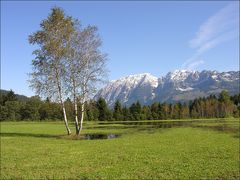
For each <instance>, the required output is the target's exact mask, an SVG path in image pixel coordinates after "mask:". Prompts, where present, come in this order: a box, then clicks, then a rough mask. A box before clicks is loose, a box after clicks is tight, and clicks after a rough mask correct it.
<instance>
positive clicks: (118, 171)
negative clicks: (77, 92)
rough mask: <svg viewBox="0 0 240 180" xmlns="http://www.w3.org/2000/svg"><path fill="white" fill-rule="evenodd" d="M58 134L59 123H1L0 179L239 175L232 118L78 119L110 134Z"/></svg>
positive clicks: (236, 127) (235, 123)
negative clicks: (108, 136) (100, 136)
mask: <svg viewBox="0 0 240 180" xmlns="http://www.w3.org/2000/svg"><path fill="white" fill-rule="evenodd" d="M72 130H74V127H73V126H72ZM64 133H65V129H64V125H63V123H60V122H45V123H43V122H2V123H1V177H0V179H39V178H41V179H63V178H64V179H71V178H72V179H76V178H79V179H91V178H94V179H99V178H107V179H113V178H116V179H139V178H145V179H154V178H155V179H157V178H162V179H173V178H174V179H176V178H180V179H186V178H187V179H192V178H194V179H199V178H204V179H206V178H207V179H209V178H214V179H239V177H240V176H239V120H236V119H224V120H194V121H190V120H186V121H150V122H149V121H143V122H141V123H137V122H125V123H123V122H122V123H119V122H111V123H107V122H89V123H86V124H84V129H83V134H87V133H92V134H94V133H100V134H118V135H120V136H119V137H118V138H115V139H102V140H83V139H81V140H79V139H78V140H73V139H74V136H71V137H67V136H66V135H65V134H64Z"/></svg>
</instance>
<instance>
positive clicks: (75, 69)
mask: <svg viewBox="0 0 240 180" xmlns="http://www.w3.org/2000/svg"><path fill="white" fill-rule="evenodd" d="M101 45H102V41H101V39H100V37H99V35H98V32H97V28H96V27H95V26H88V27H86V28H82V27H81V26H80V25H78V26H77V27H76V28H75V32H74V33H73V36H72V38H71V45H70V46H69V47H70V48H69V50H70V51H69V55H70V56H69V58H68V61H67V62H68V67H69V68H68V69H69V73H68V76H67V77H68V82H69V87H70V88H69V89H71V94H72V96H73V102H74V107H75V108H74V109H75V126H76V134H77V135H79V134H80V132H81V130H82V127H83V120H84V115H85V103H86V101H87V100H88V99H89V98H90V97H91V96H92V95H93V94H94V93H95V92H96V89H97V87H98V84H99V83H102V82H104V80H105V77H106V74H107V71H106V59H107V58H106V54H104V53H102V52H101V49H100V48H101ZM78 102H80V104H81V108H80V109H81V110H80V114H81V115H80V120H79V119H78V107H77V104H78Z"/></svg>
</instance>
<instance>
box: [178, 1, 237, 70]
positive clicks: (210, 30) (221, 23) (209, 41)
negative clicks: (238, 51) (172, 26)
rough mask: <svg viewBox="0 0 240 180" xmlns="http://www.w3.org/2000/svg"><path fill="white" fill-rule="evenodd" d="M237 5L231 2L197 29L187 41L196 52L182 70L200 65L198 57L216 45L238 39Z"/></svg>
mask: <svg viewBox="0 0 240 180" xmlns="http://www.w3.org/2000/svg"><path fill="white" fill-rule="evenodd" d="M238 5H239V4H238V3H236V2H233V3H230V4H229V5H227V6H225V7H224V8H223V9H221V10H219V11H218V12H217V13H216V14H214V15H213V16H211V17H210V18H208V19H207V20H206V21H205V22H204V23H203V24H202V25H201V26H200V28H199V30H198V31H197V33H196V36H195V37H194V38H193V39H192V40H190V41H189V45H190V47H191V48H194V49H195V50H196V52H195V53H194V54H193V56H192V57H191V58H189V59H188V60H186V61H185V62H184V63H183V65H182V68H185V69H190V68H191V69H192V68H196V67H197V66H199V65H200V64H202V60H201V61H199V56H200V55H202V54H203V53H205V52H206V51H208V50H210V49H212V48H214V47H216V46H217V45H219V44H221V43H224V42H226V41H229V40H231V39H235V38H237V37H239V10H238Z"/></svg>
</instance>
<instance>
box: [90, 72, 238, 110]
mask: <svg viewBox="0 0 240 180" xmlns="http://www.w3.org/2000/svg"><path fill="white" fill-rule="evenodd" d="M239 73H240V72H239V71H229V72H217V71H206V70H204V71H202V72H198V71H189V70H175V71H173V72H169V73H168V74H167V75H166V76H163V77H160V78H157V77H154V76H152V75H151V74H149V73H144V74H137V75H130V76H127V77H124V78H120V79H118V80H114V81H111V82H109V83H108V84H107V85H106V86H105V87H104V88H102V89H101V90H99V91H98V93H97V94H96V95H95V97H94V99H98V98H99V97H103V98H104V99H105V100H106V101H107V103H108V104H109V106H113V105H114V103H115V101H116V100H120V102H121V103H122V104H123V105H126V106H129V105H131V104H132V103H134V102H136V101H139V102H140V103H141V104H151V103H153V102H155V101H160V102H176V101H181V102H183V101H188V100H192V99H195V98H197V97H204V96H208V95H210V94H219V93H220V92H221V91H222V90H227V91H229V93H230V94H237V93H239Z"/></svg>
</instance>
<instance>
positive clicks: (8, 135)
mask: <svg viewBox="0 0 240 180" xmlns="http://www.w3.org/2000/svg"><path fill="white" fill-rule="evenodd" d="M0 137H35V138H59V137H60V135H51V134H33V133H0Z"/></svg>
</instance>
